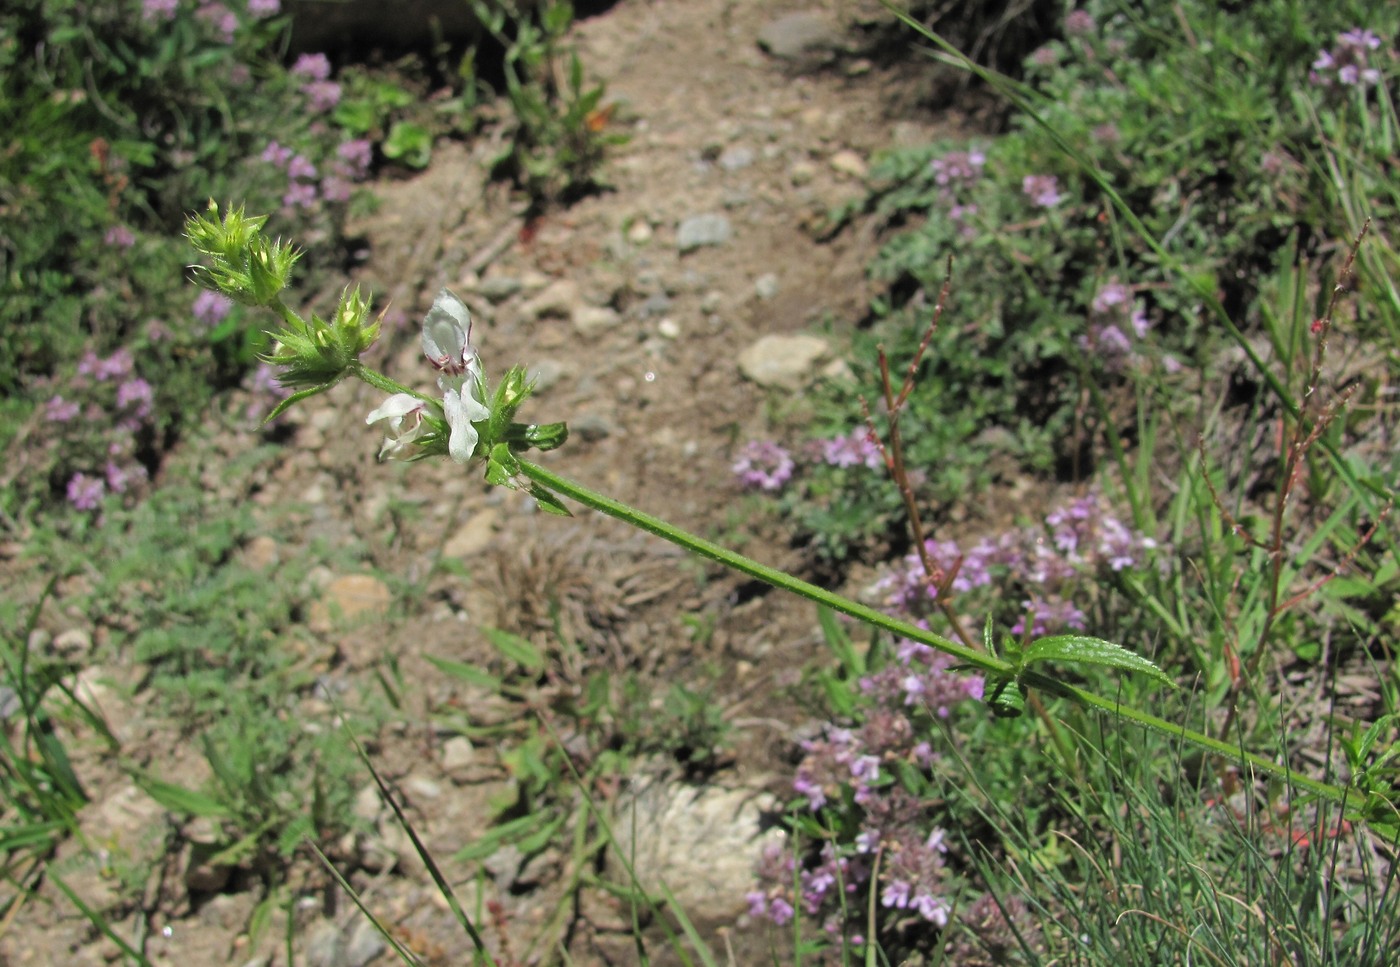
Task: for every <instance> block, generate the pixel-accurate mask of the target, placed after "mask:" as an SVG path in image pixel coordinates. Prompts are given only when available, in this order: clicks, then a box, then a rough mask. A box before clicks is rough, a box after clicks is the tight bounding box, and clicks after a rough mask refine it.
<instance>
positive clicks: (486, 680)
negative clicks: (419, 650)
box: [425, 655, 501, 691]
mask: <svg viewBox="0 0 1400 967" xmlns="http://www.w3.org/2000/svg"><path fill="white" fill-rule="evenodd" d="M425 657H426V658H427V659H428V661H430V662H432V663H433V665H435V666H436V667H437V669H438V671H440V672H445V673H447V674H448V675H450V676H451V677H453V678H455V679H457V680H458V681H463V682H466V683H467V684H469V685H478V686H480V687H481V688H485V689H489V690H491V691H496V690H498V689H499V688H500V687H501V680H500V679H499V678H497V677H496V676H495V675H492V674H491V673H490V672H485V671H482V670H481V669H480V668H477V667H476V666H475V665H468V664H467V663H466V662H460V661H451V660H449V659H447V658H434V657H433V656H432V655H426V656H425Z"/></svg>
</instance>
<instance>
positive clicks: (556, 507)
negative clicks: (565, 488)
mask: <svg viewBox="0 0 1400 967" xmlns="http://www.w3.org/2000/svg"><path fill="white" fill-rule="evenodd" d="M530 496H531V497H534V498H535V503H536V504H537V505H538V506H539V508H540V510H542V511H544V512H545V513H547V514H554V515H556V516H558V517H572V516H574V514H573V511H571V510H569V508H568V507H567V506H565V504H564V502H563V501H562V500H560V499H559V498H558V497H556V496H555V495H554V494H552V493H551V492H549V491H548V490H545V489H544V488H543V487H541V486H539V485H538V484H532V485H531V487H530Z"/></svg>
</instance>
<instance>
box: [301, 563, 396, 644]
mask: <svg viewBox="0 0 1400 967" xmlns="http://www.w3.org/2000/svg"><path fill="white" fill-rule="evenodd" d="M392 600H393V594H392V593H391V592H390V591H389V586H388V585H387V584H385V583H384V582H383V581H381V580H379V578H377V577H373V576H372V575H369V574H344V575H341V576H340V577H337V578H334V579H332V580H331V582H330V583H329V584H327V585H326V587H325V589H324V590H323V591H322V592H321V597H320V598H318V599H317V600H315V601H313V602H311V607H310V608H309V609H308V610H307V625H308V626H309V627H310V628H311V630H312V631H315V632H317V633H318V634H325V633H326V632H328V631H331V630H332V629H333V628H334V627H335V626H336V623H337V621H341V622H344V621H353V620H354V619H356V618H371V617H376V616H378V615H382V614H384V613H385V612H387V611H388V610H389V604H390V602H392Z"/></svg>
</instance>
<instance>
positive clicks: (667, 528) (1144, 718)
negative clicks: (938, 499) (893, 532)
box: [520, 460, 1348, 806]
mask: <svg viewBox="0 0 1400 967" xmlns="http://www.w3.org/2000/svg"><path fill="white" fill-rule="evenodd" d="M520 472H521V473H522V474H523V475H524V476H526V477H528V478H529V479H531V480H533V481H534V482H535V483H537V484H540V485H541V486H543V487H546V488H548V489H549V490H552V491H554V492H555V493H558V494H562V495H563V496H565V497H570V498H572V499H574V500H576V501H578V502H579V503H580V504H583V505H584V506H585V507H589V508H592V509H593V510H596V511H598V512H599V513H602V514H607V515H608V516H609V517H613V518H616V519H617V520H620V521H623V522H624V523H627V524H631V525H632V526H634V527H639V528H641V529H642V530H644V531H647V532H649V533H652V534H655V535H656V536H657V537H660V538H662V539H663V540H667V541H670V542H671V543H672V544H675V545H677V546H679V547H683V548H685V549H686V550H688V551H690V552H691V553H694V554H698V555H700V556H701V557H705V558H709V559H710V560H712V561H717V562H719V563H720V564H723V565H725V566H726V567H730V568H733V569H734V570H736V571H738V572H740V573H741V574H747V575H748V576H749V577H752V578H757V579H758V580H760V581H763V582H765V583H767V584H771V585H772V586H773V587H775V588H781V589H783V590H784V591H791V592H792V593H793V594H797V595H800V596H802V597H804V598H807V599H808V600H809V601H815V602H816V603H817V604H820V605H823V606H824V607H828V608H830V609H831V610H833V611H839V612H840V613H841V614H845V615H849V616H850V617H852V618H856V619H858V620H860V621H863V622H865V623H867V624H871V625H874V626H875V627H877V628H882V629H884V630H885V631H888V632H890V633H891V634H894V635H898V636H899V637H901V638H909V639H911V640H913V641H917V642H921V643H923V644H926V645H928V646H929V647H931V648H936V649H937V650H939V651H941V652H944V653H945V654H948V655H952V656H953V657H954V658H957V659H959V660H961V661H962V662H964V663H965V664H967V665H970V666H972V667H974V668H979V669H981V670H983V671H986V672H990V673H992V674H993V675H995V676H999V677H1001V678H1003V679H1005V678H1016V679H1017V680H1018V681H1019V682H1021V683H1022V684H1024V685H1027V686H1030V687H1032V688H1039V689H1041V690H1042V691H1045V692H1048V693H1050V694H1052V695H1062V696H1064V697H1066V698H1070V699H1073V700H1075V701H1077V702H1079V703H1081V704H1082V705H1087V706H1089V707H1091V708H1096V709H1099V710H1100V711H1104V712H1108V713H1111V714H1113V715H1120V716H1122V717H1123V718H1125V719H1127V720H1128V721H1130V722H1133V723H1135V724H1137V725H1140V726H1142V727H1143V728H1147V729H1152V730H1153V731H1155V732H1160V733H1162V734H1163V735H1167V736H1171V737H1173V738H1178V739H1181V740H1182V741H1185V742H1189V743H1191V744H1192V745H1194V746H1196V747H1198V748H1200V749H1203V750H1205V751H1206V752H1209V753H1211V754H1212V755H1218V756H1221V757H1222V758H1225V759H1229V760H1231V761H1234V762H1237V763H1240V764H1241V765H1245V766H1250V767H1253V768H1255V769H1258V770H1259V771H1260V772H1263V773H1267V774H1268V775H1271V776H1276V777H1278V778H1279V779H1282V780H1284V781H1285V782H1287V783H1289V784H1291V785H1293V786H1296V787H1297V788H1300V789H1304V790H1306V791H1308V792H1310V793H1312V794H1314V795H1316V796H1320V797H1321V798H1323V799H1327V800H1330V801H1331V802H1335V803H1338V804H1341V805H1343V806H1344V805H1345V804H1346V799H1347V793H1348V791H1347V790H1346V789H1345V788H1343V787H1341V786H1336V785H1332V784H1331V783H1326V782H1319V781H1318V780H1316V779H1310V778H1309V777H1307V776H1305V775H1303V774H1301V773H1298V772H1295V771H1293V770H1292V769H1290V768H1288V767H1287V766H1285V765H1280V764H1279V763H1277V762H1274V761H1273V760H1272V759H1266V758H1264V757H1263V756H1261V755H1256V754H1254V753H1252V752H1246V751H1244V750H1243V749H1239V748H1236V747H1234V746H1232V745H1230V744H1229V743H1226V742H1222V741H1220V740H1219V739H1213V738H1211V737H1210V736H1208V735H1204V734H1202V733H1200V732H1196V731H1193V730H1191V729H1187V728H1184V727H1182V726H1180V725H1175V724H1173V723H1171V722H1168V721H1167V720H1166V719H1161V718H1158V717H1157V716H1155V715H1150V714H1148V713H1147V712H1142V711H1139V710H1137V709H1135V708H1132V707H1130V706H1126V705H1121V704H1119V703H1118V702H1117V701H1115V700H1113V699H1110V698H1104V697H1103V696H1101V695H1096V694H1094V693H1093V692H1089V691H1085V690H1084V689H1081V688H1077V687H1075V686H1073V685H1070V684H1067V683H1065V682H1062V681H1060V680H1059V679H1057V678H1054V677H1053V676H1050V675H1046V674H1044V673H1042V672H1035V671H1026V670H1020V673H1019V675H1018V674H1017V672H1018V669H1017V668H1016V667H1015V666H1013V665H1012V664H1011V663H1010V662H1007V661H1003V660H1001V659H1000V658H997V657H995V656H992V655H984V654H982V653H981V652H977V651H973V650H972V649H970V648H968V647H966V646H964V645H961V644H959V643H958V642H955V641H951V640H949V639H947V638H944V637H943V636H941V635H936V634H934V633H933V632H931V631H927V630H925V629H923V628H919V627H916V626H914V625H912V624H909V623H908V622H904V621H900V620H899V619H897V618H892V617H890V616H889V615H887V614H884V613H882V612H879V611H876V610H875V609H874V608H871V607H868V606H866V605H863V604H861V603H859V602H857V601H852V600H850V599H849V598H845V597H842V596H841V595H839V594H834V593H833V592H831V591H828V590H826V589H825V588H819V587H817V586H816V585H815V584H810V583H808V582H806V581H803V580H801V579H800V578H795V577H793V576H792V575H791V574H787V573H785V572H783V571H779V570H778V569H777V568H772V567H769V566H768V565H766V564H760V563H759V562H758V561H755V560H754V559H753V558H750V557H745V556H744V555H742V554H738V553H736V552H734V551H731V550H729V549H728V548H726V547H721V546H720V545H718V544H716V543H714V542H713V541H707V540H705V538H703V537H697V536H696V535H694V534H691V533H689V532H687V531H684V530H681V529H680V528H679V527H676V526H675V525H673V524H669V523H667V522H666V521H664V520H662V519H661V518H659V517H653V516H651V515H650V514H645V513H643V512H642V511H639V510H636V509H634V508H632V507H629V506H628V505H626V504H624V503H621V502H620V501H616V500H613V499H611V498H609V497H604V496H603V495H602V494H599V493H595V492H594V491H592V490H589V489H588V488H587V487H584V486H582V485H581V484H577V483H574V482H573V481H572V480H569V479H568V478H567V477H561V476H559V475H558V474H556V473H554V472H553V471H550V470H546V469H545V468H544V467H541V466H539V465H538V464H534V463H530V462H528V461H525V460H521V461H520Z"/></svg>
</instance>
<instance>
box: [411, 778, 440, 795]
mask: <svg viewBox="0 0 1400 967" xmlns="http://www.w3.org/2000/svg"><path fill="white" fill-rule="evenodd" d="M403 787H404V789H406V790H407V791H408V794H409V795H410V796H416V797H417V798H419V799H436V798H438V797H439V796H441V795H442V786H440V785H438V784H437V783H436V782H433V780H431V779H429V778H428V777H427V776H409V777H408V778H407V779H405V780H404V781H403Z"/></svg>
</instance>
